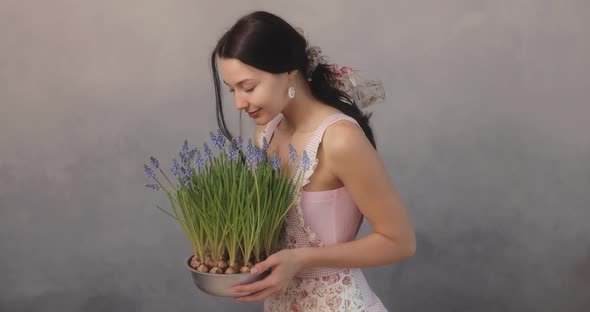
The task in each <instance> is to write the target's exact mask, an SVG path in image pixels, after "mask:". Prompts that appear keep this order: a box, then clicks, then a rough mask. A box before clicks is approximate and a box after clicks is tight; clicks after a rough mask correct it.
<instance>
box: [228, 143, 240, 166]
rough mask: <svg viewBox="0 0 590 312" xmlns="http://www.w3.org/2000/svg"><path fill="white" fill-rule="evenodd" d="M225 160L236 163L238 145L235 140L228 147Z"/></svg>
mask: <svg viewBox="0 0 590 312" xmlns="http://www.w3.org/2000/svg"><path fill="white" fill-rule="evenodd" d="M227 158H228V159H229V160H230V161H237V160H238V143H237V142H236V141H235V140H234V141H232V142H231V144H230V146H229V151H228V155H227Z"/></svg>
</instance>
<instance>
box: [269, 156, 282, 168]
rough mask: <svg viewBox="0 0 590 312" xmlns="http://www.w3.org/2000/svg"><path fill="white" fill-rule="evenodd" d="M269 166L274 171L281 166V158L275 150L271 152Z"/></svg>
mask: <svg viewBox="0 0 590 312" xmlns="http://www.w3.org/2000/svg"><path fill="white" fill-rule="evenodd" d="M270 166H271V167H272V169H273V170H275V171H278V170H279V169H280V168H281V158H280V157H279V155H278V154H277V153H276V152H274V153H273V154H272V157H271V159H270Z"/></svg>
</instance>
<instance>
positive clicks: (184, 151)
mask: <svg viewBox="0 0 590 312" xmlns="http://www.w3.org/2000/svg"><path fill="white" fill-rule="evenodd" d="M188 152H189V147H188V140H184V143H182V146H181V147H180V154H182V155H186V154H188Z"/></svg>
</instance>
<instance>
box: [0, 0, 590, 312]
mask: <svg viewBox="0 0 590 312" xmlns="http://www.w3.org/2000/svg"><path fill="white" fill-rule="evenodd" d="M254 9H266V10H269V11H272V12H275V13H278V14H279V15H281V16H283V17H285V18H286V19H287V20H289V21H290V22H292V23H294V24H295V25H298V26H302V27H304V28H305V30H306V31H307V33H308V35H309V38H310V39H311V41H312V43H314V44H319V45H321V46H322V48H323V49H324V52H325V53H326V54H327V55H329V56H330V57H331V59H332V61H335V62H338V63H341V64H345V65H349V66H352V67H357V68H361V69H364V70H365V71H366V72H368V73H370V74H371V76H377V77H380V78H381V79H383V81H384V83H385V87H386V89H387V92H388V101H387V103H386V104H381V105H379V106H376V107H374V111H375V115H374V119H373V124H374V127H375V131H376V133H377V139H378V141H379V148H380V153H381V155H382V157H383V158H384V159H385V162H386V163H387V165H388V168H389V170H390V174H391V176H392V177H393V179H394V181H395V183H396V185H397V186H398V188H399V190H400V192H401V194H402V196H403V199H404V200H405V202H406V204H407V206H408V208H409V210H410V213H411V216H412V218H413V221H414V224H415V227H416V230H417V235H418V253H417V255H416V257H414V258H412V259H411V260H409V261H406V262H404V263H400V264H396V265H391V266H387V267H383V268H373V269H368V270H366V273H367V276H368V279H369V282H370V284H371V285H372V286H373V287H374V289H375V291H376V293H377V294H378V295H379V296H380V297H381V298H382V300H383V301H384V303H385V304H386V306H387V307H388V308H389V309H390V310H391V311H555V310H559V311H589V310H590V294H589V292H588V285H589V283H590V244H589V243H590V225H589V221H590V209H589V208H590V204H589V202H590V195H589V194H588V191H589V190H590V139H589V133H590V126H589V124H588V121H589V120H590V104H589V102H590V101H589V97H588V95H587V92H588V90H589V89H590V75H589V70H590V66H589V64H590V62H589V61H588V55H590V39H589V38H590V36H588V29H590V2H588V1H587V0H579V1H573V0H567V1H566V0H560V1H557V0H555V1H541V0H539V1H533V0H518V1H517V0H504V1H473V0H464V1H395V2H394V1H380V2H377V1H371V2H364V3H363V2H361V1H355V2H352V1H347V2H340V1H306V2H299V1H241V2H237V1H235V2H230V1H180V0H174V1H172V0H166V1H164V0H161V1H114V0H104V1H84V2H81V1H65V0H59V1H58V0H55V1H23V0H2V1H0V45H1V48H0V281H1V283H0V310H1V311H231V310H235V311H257V310H259V309H260V308H261V306H260V305H259V304H238V303H234V302H232V301H231V300H228V299H220V298H212V297H208V296H205V295H203V294H202V293H200V292H197V291H196V290H195V287H194V286H193V285H192V281H191V280H190V278H189V276H188V274H187V272H186V270H185V269H184V268H183V267H182V261H183V258H184V256H186V255H187V254H188V253H189V248H188V244H187V242H186V241H185V239H184V237H183V235H182V232H181V230H180V228H179V227H178V226H177V225H176V224H174V223H173V222H172V221H171V220H169V219H168V217H166V216H164V215H163V214H161V213H160V212H159V211H157V210H156V209H155V208H154V206H153V204H154V203H158V202H159V203H161V204H165V201H164V199H163V198H162V197H161V196H160V195H159V194H158V193H153V192H149V191H148V190H147V189H145V188H144V187H143V183H145V182H146V180H145V179H144V176H143V173H142V164H143V162H144V161H145V160H146V159H147V157H148V156H149V155H152V154H153V155H157V156H159V157H160V158H162V159H170V158H171V157H172V155H173V153H174V151H176V150H177V148H178V146H179V145H180V143H181V141H182V140H183V139H184V138H188V139H190V140H191V141H192V142H199V141H201V140H204V139H205V138H206V135H207V132H208V131H209V129H212V128H214V127H216V124H215V119H214V108H213V104H212V103H213V102H212V100H213V93H212V84H211V79H210V74H209V68H208V57H209V52H210V51H211V49H212V48H213V46H214V44H215V42H216V39H217V38H218V37H219V36H220V35H221V34H222V33H223V31H224V30H225V29H227V28H228V27H229V26H231V24H232V23H233V22H234V21H235V20H236V19H237V18H238V17H239V16H241V15H243V14H245V13H247V12H249V11H251V10H254ZM228 109H230V110H232V111H233V109H232V107H231V103H228ZM236 116H237V115H236V114H235V113H234V114H231V118H230V119H231V120H232V127H233V128H234V129H236V128H237V123H236V120H237V119H236ZM247 129H251V127H247ZM368 230H369V229H368V227H367V226H366V225H365V226H364V227H363V233H367V231H368Z"/></svg>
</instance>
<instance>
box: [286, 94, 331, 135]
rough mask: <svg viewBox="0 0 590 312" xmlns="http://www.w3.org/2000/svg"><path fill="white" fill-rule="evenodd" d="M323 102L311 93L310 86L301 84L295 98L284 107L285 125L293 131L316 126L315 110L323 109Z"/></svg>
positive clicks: (305, 129)
mask: <svg viewBox="0 0 590 312" xmlns="http://www.w3.org/2000/svg"><path fill="white" fill-rule="evenodd" d="M322 106H323V104H322V103H321V102H320V101H318V100H316V99H315V98H314V97H313V96H312V95H311V90H310V89H309V86H308V85H307V84H305V85H304V86H303V87H302V86H301V84H299V88H298V89H297V93H296V95H295V98H293V99H292V100H291V101H290V103H289V104H288V105H287V106H286V107H285V108H284V109H283V112H282V113H283V115H284V121H285V125H284V126H285V127H288V128H289V129H290V130H291V131H293V132H295V131H307V130H308V129H312V128H313V127H314V120H313V119H312V118H310V117H311V116H314V115H316V114H314V112H316V111H317V110H319V109H321V108H322Z"/></svg>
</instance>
